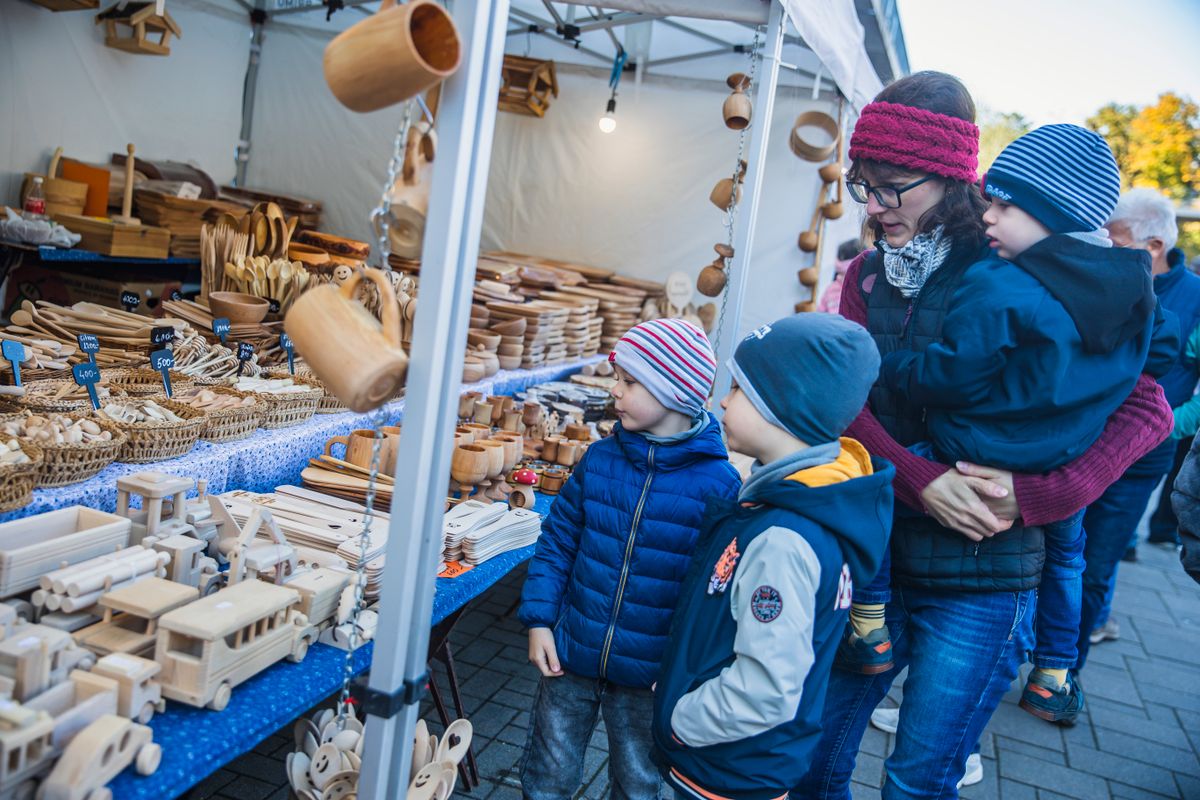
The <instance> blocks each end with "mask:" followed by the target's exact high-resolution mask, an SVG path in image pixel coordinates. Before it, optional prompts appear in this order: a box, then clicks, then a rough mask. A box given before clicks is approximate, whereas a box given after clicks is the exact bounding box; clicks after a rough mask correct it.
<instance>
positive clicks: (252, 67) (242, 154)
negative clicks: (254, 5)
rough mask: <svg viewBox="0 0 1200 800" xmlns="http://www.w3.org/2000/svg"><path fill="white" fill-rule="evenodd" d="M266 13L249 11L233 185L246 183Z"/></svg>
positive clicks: (238, 185) (239, 186) (242, 185)
mask: <svg viewBox="0 0 1200 800" xmlns="http://www.w3.org/2000/svg"><path fill="white" fill-rule="evenodd" d="M266 22H267V13H266V12H265V11H263V10H262V9H255V10H253V11H251V12H250V27H251V29H252V33H251V34H250V61H249V63H247V64H246V81H245V84H244V85H243V88H242V131H241V133H240V134H239V135H238V143H237V177H236V178H235V179H234V185H235V186H237V187H238V188H239V189H240V188H244V187H245V185H246V168H247V167H248V166H249V165H250V129H251V127H252V126H253V124H254V95H255V92H256V90H257V89H258V63H259V61H261V60H262V43H263V28H264V27H266Z"/></svg>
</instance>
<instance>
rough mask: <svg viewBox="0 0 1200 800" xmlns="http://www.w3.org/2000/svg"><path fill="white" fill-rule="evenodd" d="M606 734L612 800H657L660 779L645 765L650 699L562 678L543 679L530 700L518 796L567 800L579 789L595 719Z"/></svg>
mask: <svg viewBox="0 0 1200 800" xmlns="http://www.w3.org/2000/svg"><path fill="white" fill-rule="evenodd" d="M602 712H603V714H604V725H605V727H606V728H607V730H608V776H609V783H610V784H611V787H612V797H613V798H614V800H625V798H629V800H658V797H659V788H660V784H661V779H660V778H659V774H658V768H657V767H656V766H655V765H654V762H653V761H651V759H650V752H651V750H653V748H654V737H653V735H652V734H651V730H650V720H651V719H652V718H653V716H654V694H653V693H652V692H651V691H650V690H649V689H627V688H625V687H623V686H617V685H615V684H612V683H609V682H608V681H604V680H595V679H592V678H581V677H579V676H578V675H572V674H571V673H570V672H564V673H563V675H562V676H561V677H558V678H542V680H541V683H539V684H538V690H537V695H536V696H535V697H534V699H533V713H532V719H531V720H530V725H529V739H528V740H527V742H526V744H525V756H524V758H523V759H522V760H521V790H522V792H523V794H524V796H525V797H526V798H529V799H530V800H570V798H572V797H574V796H575V792H576V791H577V790H578V789H579V787H580V785H581V784H582V783H583V759H584V753H585V751H586V750H587V744H588V741H589V740H590V739H591V738H592V730H593V729H594V728H595V727H596V720H597V718H598V717H599V715H600V714H601V713H602Z"/></svg>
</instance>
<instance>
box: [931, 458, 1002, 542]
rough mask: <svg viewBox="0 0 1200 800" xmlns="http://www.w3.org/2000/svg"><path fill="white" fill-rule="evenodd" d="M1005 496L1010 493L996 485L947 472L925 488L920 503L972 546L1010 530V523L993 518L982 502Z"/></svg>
mask: <svg viewBox="0 0 1200 800" xmlns="http://www.w3.org/2000/svg"><path fill="white" fill-rule="evenodd" d="M1010 481H1011V476H1010ZM1010 485H1011V484H1010ZM1006 494H1007V495H1011V494H1012V492H1011V490H1009V489H1006V488H1004V486H1002V485H1000V484H998V483H993V482H992V481H990V480H988V479H986V478H980V477H975V476H971V475H963V474H960V473H959V472H956V471H955V470H949V471H948V472H944V473H942V475H941V476H939V477H937V478H935V479H934V480H933V481H931V482H930V484H929V485H928V486H926V487H925V489H924V490H923V491H922V492H921V502H922V503H924V504H925V510H926V511H928V512H929V515H930V516H932V517H933V518H934V519H936V520H937V521H938V522H939V523H941V524H942V525H944V526H945V527H947V528H953V529H954V530H956V531H958V532H959V533H961V534H963V535H964V536H966V537H967V538H968V539H970V540H971V541H973V542H981V541H983V540H984V539H985V538H987V537H990V536H994V535H996V534H997V533H999V532H1000V531H1004V530H1008V529H1009V528H1011V527H1012V520H1011V519H1002V518H1000V517H999V516H997V515H996V514H995V513H993V512H992V510H991V509H990V508H989V507H988V504H987V503H986V502H984V500H983V499H982V498H984V497H987V498H990V499H996V500H999V499H1001V498H1003V497H1005V495H1006Z"/></svg>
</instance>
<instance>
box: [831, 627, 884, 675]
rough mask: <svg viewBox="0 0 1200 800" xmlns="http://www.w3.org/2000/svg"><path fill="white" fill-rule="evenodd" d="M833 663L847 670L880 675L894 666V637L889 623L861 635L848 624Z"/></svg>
mask: <svg viewBox="0 0 1200 800" xmlns="http://www.w3.org/2000/svg"><path fill="white" fill-rule="evenodd" d="M833 665H834V666H835V667H837V668H838V669H842V670H845V671H846V672H857V673H859V674H862V675H878V674H879V673H881V672H887V671H888V670H889V669H891V668H892V637H891V634H890V633H888V628H887V625H884V626H883V627H882V628H876V629H875V630H873V631H871V632H870V633H868V634H867V635H866V636H859V635H857V634H856V633H855V632H854V629H853V628H851V627H850V625H849V623H847V625H846V633H845V635H844V636H843V637H842V641H841V642H839V643H838V649H837V655H836V656H835V657H834V659H833Z"/></svg>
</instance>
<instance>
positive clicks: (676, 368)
mask: <svg viewBox="0 0 1200 800" xmlns="http://www.w3.org/2000/svg"><path fill="white" fill-rule="evenodd" d="M608 360H609V361H611V362H612V363H614V364H616V365H617V366H618V367H620V368H621V369H623V370H625V372H627V373H629V375H630V376H631V377H632V378H633V379H634V380H636V381H637V382H638V383H640V384H642V385H643V386H645V387H646V389H647V390H648V391H649V392H650V394H652V395H654V399H655V400H657V401H658V402H660V403H662V404H663V405H664V406H666V407H667V408H669V409H671V410H672V411H678V412H679V413H681V414H687V415H688V416H689V417H695V416H696V415H698V414H699V413H700V412H701V411H703V410H704V404H705V402H707V401H708V395H709V393H710V392H711V391H712V387H713V381H714V380H716V373H717V359H716V357H715V356H714V355H713V351H712V345H710V344H709V343H708V337H707V336H705V335H704V331H702V330H700V329H699V328H697V327H696V326H695V325H693V324H692V323H690V322H686V321H684V320H682V319H655V320H651V321H649V322H643V323H642V324H641V325H636V326H634V327H632V328H630V329H629V331H628V332H627V333H626V334H625V335H624V336H622V337H621V338H620V339H619V340H618V341H617V343H616V345H615V346H614V347H613V351H612V352H611V353H610V354H609V356H608Z"/></svg>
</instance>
